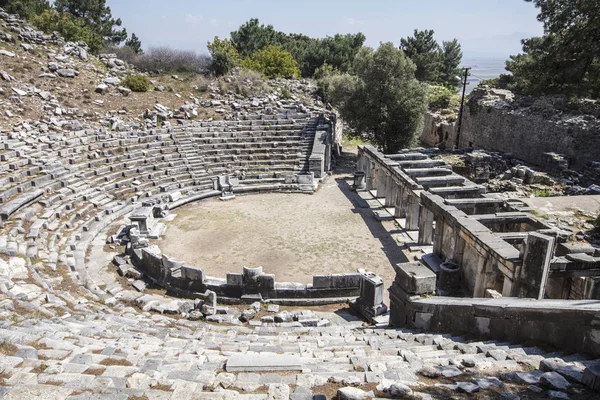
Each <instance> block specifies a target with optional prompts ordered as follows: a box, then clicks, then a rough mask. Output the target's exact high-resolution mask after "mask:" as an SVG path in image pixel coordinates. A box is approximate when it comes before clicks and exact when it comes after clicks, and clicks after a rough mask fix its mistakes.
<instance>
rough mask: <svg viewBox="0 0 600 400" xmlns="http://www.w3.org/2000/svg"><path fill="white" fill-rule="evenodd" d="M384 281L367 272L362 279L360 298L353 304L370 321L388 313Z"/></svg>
mask: <svg viewBox="0 0 600 400" xmlns="http://www.w3.org/2000/svg"><path fill="white" fill-rule="evenodd" d="M383 287H384V286H383V279H381V277H379V276H378V275H376V274H374V273H372V272H366V273H364V274H362V275H361V279H360V297H359V298H358V299H356V301H355V302H353V303H351V305H352V307H353V308H355V309H356V310H357V311H358V312H359V313H360V314H362V315H363V316H364V317H365V318H367V319H368V320H373V318H375V317H377V316H379V315H381V314H384V313H386V312H387V306H386V305H385V304H384V303H383Z"/></svg>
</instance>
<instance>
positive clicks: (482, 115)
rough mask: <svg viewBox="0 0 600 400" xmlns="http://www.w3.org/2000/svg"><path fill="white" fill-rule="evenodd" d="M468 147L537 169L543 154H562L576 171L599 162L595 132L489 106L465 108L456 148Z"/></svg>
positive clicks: (598, 138)
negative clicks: (506, 155) (511, 157)
mask: <svg viewBox="0 0 600 400" xmlns="http://www.w3.org/2000/svg"><path fill="white" fill-rule="evenodd" d="M469 145H472V146H475V147H478V148H483V149H486V150H489V151H501V152H505V153H512V154H514V156H515V157H516V158H519V159H522V160H524V161H526V162H529V163H532V164H537V165H541V164H543V162H542V154H543V153H547V152H555V153H559V154H565V155H567V156H569V157H570V158H571V162H572V164H571V167H572V168H574V169H579V170H581V169H583V168H584V167H585V165H586V164H587V163H588V162H591V161H597V160H600V132H599V131H597V130H595V129H589V128H587V127H585V126H584V125H580V124H569V123H564V122H563V121H559V122H555V121H549V120H547V119H545V118H543V117H541V116H536V115H522V114H519V113H516V112H510V113H507V112H505V111H503V110H502V109H498V108H495V107H493V106H487V107H481V108H479V107H466V111H465V113H464V119H463V129H462V133H461V136H460V146H461V147H469Z"/></svg>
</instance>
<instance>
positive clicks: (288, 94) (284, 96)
mask: <svg viewBox="0 0 600 400" xmlns="http://www.w3.org/2000/svg"><path fill="white" fill-rule="evenodd" d="M281 98H282V99H285V100H289V99H291V98H292V92H291V91H290V89H288V88H286V87H283V88H282V89H281Z"/></svg>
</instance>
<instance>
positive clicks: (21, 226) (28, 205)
mask: <svg viewBox="0 0 600 400" xmlns="http://www.w3.org/2000/svg"><path fill="white" fill-rule="evenodd" d="M299 121H300V122H302V121H304V122H308V121H309V118H308V117H307V118H304V119H303V120H302V119H301V120H299ZM271 122H273V121H271ZM275 122H277V121H275ZM296 124H297V122H296V121H293V122H292V121H291V120H285V121H281V124H280V125H264V127H265V129H266V130H267V131H268V132H263V131H262V130H259V128H260V127H261V126H263V125H256V126H254V125H252V126H250V125H247V126H248V127H250V128H251V129H248V128H244V126H245V124H236V123H230V122H228V123H222V124H219V123H213V124H212V125H211V127H210V130H211V132H210V133H204V132H203V129H205V128H202V127H200V128H198V129H199V131H198V133H194V132H190V130H192V129H195V128H185V129H182V130H172V131H169V130H156V131H154V132H141V133H135V134H131V133H118V134H112V133H98V132H76V133H74V134H73V135H72V136H71V137H69V138H61V140H55V141H52V142H50V143H42V144H39V145H36V144H35V143H33V142H32V141H31V140H29V139H27V140H25V141H17V140H12V139H11V140H9V141H6V142H5V148H6V149H7V151H6V152H5V153H3V154H2V155H0V159H1V160H2V162H0V171H2V172H0V182H3V183H5V185H7V186H8V184H10V185H11V187H9V188H7V189H5V190H2V189H0V191H1V192H2V194H0V200H1V201H2V203H3V205H2V206H1V207H0V215H1V216H2V217H3V218H4V219H5V220H7V219H9V218H11V219H15V221H10V220H9V221H8V224H9V225H14V226H15V228H16V229H11V230H10V231H6V230H4V233H0V239H2V240H4V241H5V242H6V243H7V249H6V250H5V252H7V253H8V254H10V255H16V254H17V253H22V254H24V255H27V256H28V257H29V258H31V259H33V258H36V257H38V258H39V259H40V260H42V261H43V262H45V263H47V264H48V265H50V266H51V268H56V265H57V263H58V262H62V263H64V264H65V265H67V266H69V267H70V269H71V271H73V272H75V275H76V276H77V277H78V278H82V275H85V268H84V257H85V251H86V249H87V247H88V245H89V243H90V241H91V240H92V239H93V238H94V237H95V235H96V234H97V233H98V232H99V231H100V230H101V229H103V228H104V227H106V226H107V224H108V223H110V222H111V221H112V220H114V219H116V218H117V217H118V216H120V215H122V214H124V213H125V212H127V211H130V210H131V209H130V206H129V205H130V204H131V202H132V201H136V200H137V199H140V198H151V197H155V196H161V195H162V196H164V195H167V194H168V193H170V192H173V191H183V192H184V193H185V192H186V191H189V192H190V193H197V192H198V191H202V190H210V189H211V188H212V187H213V186H214V183H213V181H214V179H215V178H216V176H218V175H221V174H226V173H233V172H234V171H241V173H242V174H244V177H246V178H248V181H247V185H260V184H261V178H264V179H267V181H265V182H266V183H267V185H268V184H270V183H269V182H270V181H269V180H271V179H273V178H276V179H278V180H281V179H282V178H281V177H282V176H283V175H284V174H286V173H293V172H294V171H299V170H300V169H301V166H299V163H298V156H299V154H298V153H301V152H302V151H305V149H306V148H308V147H309V146H308V145H306V144H302V143H303V142H302V141H309V140H310V139H311V138H310V135H308V136H306V134H305V128H306V127H301V128H296ZM219 127H221V128H222V131H223V132H221V133H220V132H219ZM233 129H235V130H236V131H235V132H231V131H230V130H233ZM254 129H256V130H254ZM186 130H187V132H186ZM303 132H304V133H303ZM292 133H293V134H295V136H293V135H291V134H292ZM220 134H222V135H223V137H222V138H221V137H217V136H219V135H220ZM182 135H189V136H194V140H196V141H198V142H202V141H208V142H210V141H211V140H214V139H215V138H216V139H219V141H220V142H222V143H224V144H225V145H224V147H225V149H223V150H222V151H228V152H229V151H233V152H235V153H238V155H235V156H232V157H226V156H223V161H222V162H221V161H220V160H218V156H217V155H215V153H217V154H218V151H219V150H221V149H220V148H219V147H223V146H222V145H221V144H218V145H217V144H213V145H212V148H210V146H200V145H186V144H185V143H183V140H185V139H182V138H181V136H182ZM203 135H209V136H207V137H205V138H204V137H203ZM252 135H260V139H261V141H257V142H252V141H249V140H250V139H252ZM241 136H243V141H240V139H242V137H241ZM263 139H264V140H270V139H275V140H278V141H281V143H282V145H281V146H278V147H274V148H273V147H272V146H269V148H268V150H267V149H266V147H263V145H262V144H260V143H263V142H262V140H263ZM188 140H189V139H188ZM229 140H232V143H229V144H228V141H229ZM265 143H266V142H265ZM288 143H289V145H288ZM186 146H187V147H186ZM215 146H217V148H215ZM240 146H241V147H240ZM264 146H266V145H264ZM288 146H289V147H288ZM236 147H239V148H238V149H237V151H236ZM253 152H254V153H255V154H254V155H253V154H252V153H253ZM290 152H292V153H293V154H291V155H290V154H289V153H290ZM277 154H280V155H277ZM213 155H215V156H214V158H212V159H211V156H213ZM234 157H235V158H237V160H235V159H234ZM306 157H308V155H306ZM242 159H243V161H240V160H242ZM48 160H52V162H48ZM265 182H262V183H265ZM271 183H272V182H271ZM264 189H265V186H263V187H262V188H259V189H257V190H264ZM82 279H83V280H84V279H85V276H83V278H82Z"/></svg>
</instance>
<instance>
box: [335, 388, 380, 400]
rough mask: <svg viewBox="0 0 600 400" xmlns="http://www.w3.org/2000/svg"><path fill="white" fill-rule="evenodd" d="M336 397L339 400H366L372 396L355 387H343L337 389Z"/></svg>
mask: <svg viewBox="0 0 600 400" xmlns="http://www.w3.org/2000/svg"><path fill="white" fill-rule="evenodd" d="M337 397H338V399H339V400H367V399H369V398H372V397H373V395H372V394H369V392H365V391H364V390H362V389H358V388H355V387H344V388H340V389H338V391H337Z"/></svg>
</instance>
